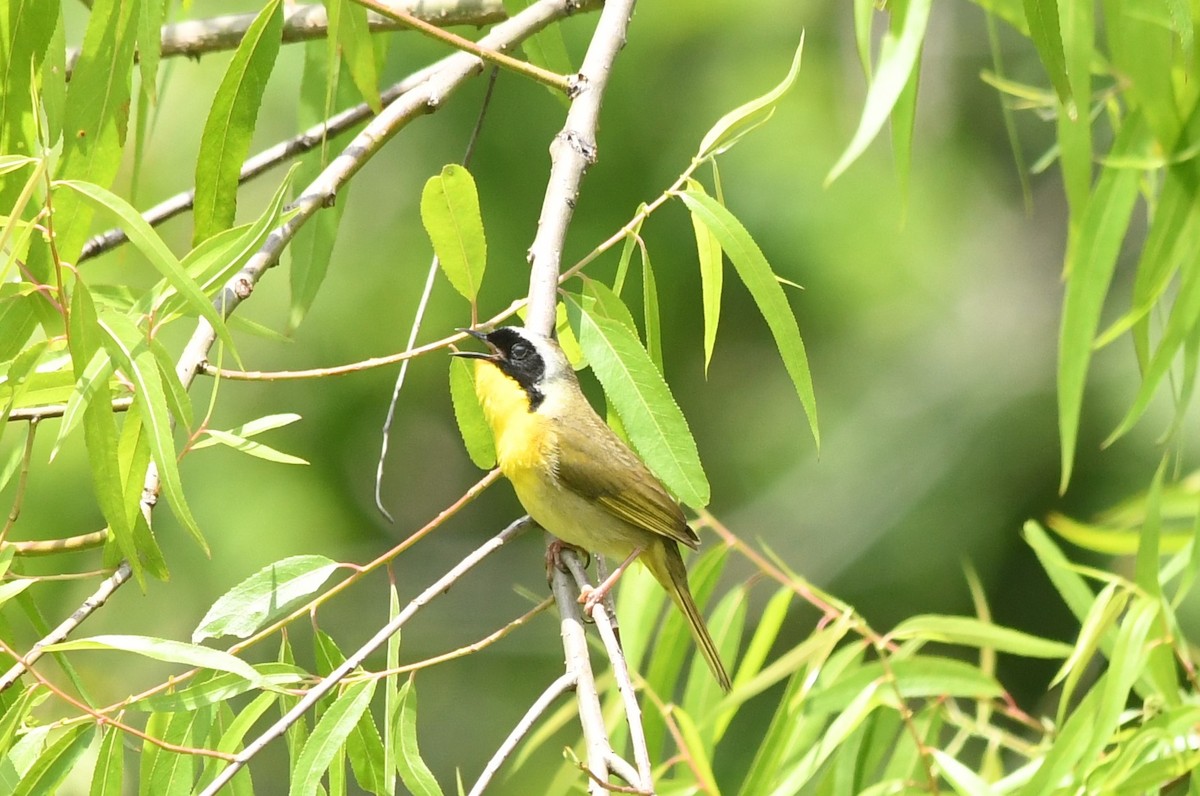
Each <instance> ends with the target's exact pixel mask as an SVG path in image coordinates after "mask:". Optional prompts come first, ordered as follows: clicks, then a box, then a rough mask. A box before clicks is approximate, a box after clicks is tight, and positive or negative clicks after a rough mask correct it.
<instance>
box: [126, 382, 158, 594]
mask: <svg viewBox="0 0 1200 796" xmlns="http://www.w3.org/2000/svg"><path fill="white" fill-rule="evenodd" d="M143 414H144V413H143V412H142V408H141V406H140V405H139V404H138V403H136V402H135V403H133V404H132V405H131V406H130V407H129V409H127V410H126V411H125V423H124V424H123V425H122V426H121V438H120V440H118V442H117V463H118V464H119V465H120V468H121V482H122V483H123V484H124V485H125V510H126V512H127V516H128V522H129V524H130V525H131V526H132V527H133V544H134V547H135V548H136V550H137V555H138V560H139V562H140V564H141V566H142V567H143V568H144V569H145V570H146V571H147V572H149V573H150V574H151V575H153V576H154V577H156V578H159V579H160V580H166V579H167V575H168V573H167V564H166V561H165V560H164V559H163V554H162V550H161V549H160V548H159V546H158V541H157V540H156V539H155V538H154V532H153V531H152V530H151V529H150V525H149V524H148V523H147V521H146V516H145V515H144V514H143V513H142V511H141V498H142V489H143V488H144V486H145V483H146V472H147V470H148V469H149V467H150V461H151V459H152V453H151V450H150V446H151V442H150V435H149V433H148V432H147V430H146V426H145V424H144V423H143V422H142V415H143Z"/></svg>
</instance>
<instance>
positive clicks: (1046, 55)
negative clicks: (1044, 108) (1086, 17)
mask: <svg viewBox="0 0 1200 796" xmlns="http://www.w3.org/2000/svg"><path fill="white" fill-rule="evenodd" d="M1024 3H1025V20H1026V21H1027V22H1028V24H1029V36H1030V38H1031V39H1033V45H1034V46H1035V47H1037V51H1038V55H1039V56H1041V59H1042V65H1043V66H1044V67H1046V73H1047V74H1049V75H1050V82H1051V83H1052V84H1054V90H1055V91H1057V92H1058V98H1059V100H1060V101H1061V102H1062V104H1063V105H1067V106H1070V105H1072V98H1071V84H1070V82H1069V81H1068V80H1067V63H1066V56H1064V55H1063V40H1062V30H1061V28H1060V26H1059V23H1058V3H1057V2H1056V1H1055V0H1024ZM1075 113H1078V111H1075Z"/></svg>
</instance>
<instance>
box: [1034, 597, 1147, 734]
mask: <svg viewBox="0 0 1200 796" xmlns="http://www.w3.org/2000/svg"><path fill="white" fill-rule="evenodd" d="M1128 602H1129V592H1128V591H1125V590H1123V589H1120V590H1119V589H1118V588H1117V584H1115V583H1110V584H1108V585H1107V586H1105V587H1104V588H1103V589H1101V590H1100V593H1099V594H1097V595H1096V601H1095V602H1094V603H1092V607H1091V608H1090V609H1089V610H1088V613H1087V616H1085V617H1084V618H1083V621H1082V622H1081V623H1080V627H1079V638H1078V639H1076V641H1075V646H1074V647H1073V648H1072V649H1071V654H1070V655H1069V656H1068V657H1067V659H1066V660H1065V661H1063V665H1062V667H1061V668H1059V670H1058V673H1057V674H1055V675H1054V679H1053V680H1051V681H1050V687H1051V688H1053V687H1054V686H1055V685H1057V684H1058V683H1060V682H1061V683H1062V684H1063V687H1062V694H1061V695H1060V696H1059V699H1058V719H1057V720H1058V723H1059V724H1062V723H1063V721H1064V719H1065V717H1066V713H1067V708H1068V707H1069V706H1070V705H1071V701H1072V697H1073V696H1074V694H1075V687H1076V686H1077V685H1078V684H1079V681H1080V678H1081V677H1083V675H1084V674H1086V667H1087V665H1088V663H1089V662H1090V661H1091V660H1092V658H1093V656H1094V655H1095V654H1096V650H1097V649H1099V648H1100V647H1101V643H1102V642H1103V641H1104V639H1105V638H1106V637H1107V636H1108V635H1109V631H1110V630H1111V629H1112V628H1113V627H1114V626H1115V624H1116V622H1117V620H1118V618H1119V617H1120V616H1121V614H1122V613H1123V612H1124V611H1125V606H1126V604H1128ZM1110 647H1111V645H1110Z"/></svg>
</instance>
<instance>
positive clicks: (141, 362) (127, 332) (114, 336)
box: [100, 315, 208, 553]
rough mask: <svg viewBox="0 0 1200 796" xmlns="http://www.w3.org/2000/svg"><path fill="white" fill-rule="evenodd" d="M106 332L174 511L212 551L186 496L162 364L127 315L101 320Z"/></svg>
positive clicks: (204, 548)
mask: <svg viewBox="0 0 1200 796" xmlns="http://www.w3.org/2000/svg"><path fill="white" fill-rule="evenodd" d="M100 325H101V327H102V328H103V329H104V331H105V333H106V339H105V347H106V348H107V349H108V352H109V354H110V355H111V356H113V357H114V358H115V359H117V360H118V361H119V362H120V363H121V365H122V366H123V367H124V368H125V369H126V371H127V373H126V375H128V376H129V377H130V378H131V379H132V380H133V383H134V386H135V387H136V388H137V395H136V400H135V402H136V403H137V404H138V406H140V407H141V408H142V410H143V412H144V418H145V422H146V430H147V431H148V432H149V436H150V445H151V448H152V449H153V453H154V461H155V464H157V465H158V475H159V480H160V482H161V484H162V487H163V492H164V493H165V494H166V496H167V500H168V502H169V503H170V506H171V511H172V513H174V514H175V517H176V518H177V519H178V520H179V522H180V524H182V525H183V526H184V527H185V528H187V529H188V531H189V532H190V533H191V534H192V537H193V538H194V539H195V540H196V542H197V543H198V544H199V545H200V547H201V548H202V549H203V550H204V551H205V553H207V552H208V544H207V543H206V542H205V541H204V535H203V534H202V533H201V532H200V526H199V525H198V524H197V523H196V519H195V517H193V516H192V511H191V509H190V508H189V507H188V504H187V500H186V498H185V497H184V494H183V481H182V479H181V478H180V475H179V463H178V461H176V458H175V441H174V439H172V433H171V419H170V417H169V416H168V413H167V396H166V393H165V392H164V391H163V385H162V380H161V378H160V377H159V371H158V362H157V360H156V359H155V357H154V354H153V353H152V352H151V351H150V348H149V346H148V345H147V344H146V341H145V339H144V338H143V337H142V332H141V331H140V330H139V329H138V328H137V327H136V326H134V325H133V322H132V321H130V320H129V319H128V318H126V317H125V316H123V315H109V316H107V317H106V318H104V319H101V321H100Z"/></svg>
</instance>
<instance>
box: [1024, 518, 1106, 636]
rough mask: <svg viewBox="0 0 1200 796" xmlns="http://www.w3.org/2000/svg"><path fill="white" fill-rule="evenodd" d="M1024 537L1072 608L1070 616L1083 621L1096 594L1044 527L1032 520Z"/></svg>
mask: <svg viewBox="0 0 1200 796" xmlns="http://www.w3.org/2000/svg"><path fill="white" fill-rule="evenodd" d="M1022 534H1023V535H1024V537H1025V541H1026V542H1027V543H1028V544H1029V546H1030V547H1032V548H1033V552H1034V553H1035V554H1036V555H1037V557H1038V560H1039V561H1040V562H1041V564H1042V569H1044V570H1046V574H1047V575H1049V576H1050V581H1051V582H1052V583H1053V584H1054V588H1055V589H1056V590H1057V591H1058V593H1059V596H1061V597H1062V598H1063V602H1065V603H1066V604H1067V607H1068V608H1070V609H1071V613H1073V614H1075V618H1076V619H1078V620H1079V621H1081V622H1082V621H1083V620H1084V618H1085V617H1086V616H1087V615H1088V611H1089V610H1090V609H1091V606H1092V602H1093V601H1094V600H1095V598H1096V595H1095V594H1093V593H1092V590H1091V589H1090V588H1088V585H1087V583H1086V582H1085V581H1084V579H1083V577H1082V576H1080V574H1079V573H1078V572H1076V571H1075V569H1074V568H1073V567H1072V565H1071V562H1070V561H1068V560H1067V557H1066V556H1064V555H1063V553H1062V550H1059V549H1058V546H1057V545H1055V544H1054V541H1053V540H1052V539H1051V538H1050V537H1049V535H1047V533H1046V532H1045V531H1044V530H1042V526H1040V525H1038V524H1037V523H1036V522H1034V521H1033V520H1029V521H1027V522H1026V523H1025V526H1024V528H1023V529H1022Z"/></svg>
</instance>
